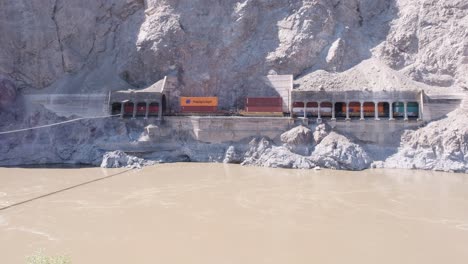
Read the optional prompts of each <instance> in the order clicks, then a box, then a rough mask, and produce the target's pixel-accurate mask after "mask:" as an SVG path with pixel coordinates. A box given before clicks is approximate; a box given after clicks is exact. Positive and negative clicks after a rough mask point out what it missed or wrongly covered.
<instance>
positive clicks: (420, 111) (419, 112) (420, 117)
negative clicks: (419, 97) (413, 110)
mask: <svg viewBox="0 0 468 264" xmlns="http://www.w3.org/2000/svg"><path fill="white" fill-rule="evenodd" d="M422 120H423V106H422V103H418V121H422Z"/></svg>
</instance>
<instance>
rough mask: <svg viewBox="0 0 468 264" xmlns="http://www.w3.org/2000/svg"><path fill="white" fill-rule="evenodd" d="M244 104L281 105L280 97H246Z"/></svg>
mask: <svg viewBox="0 0 468 264" xmlns="http://www.w3.org/2000/svg"><path fill="white" fill-rule="evenodd" d="M245 105H246V106H283V99H282V98H281V97H247V98H246V101H245Z"/></svg>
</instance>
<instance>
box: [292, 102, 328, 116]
mask: <svg viewBox="0 0 468 264" xmlns="http://www.w3.org/2000/svg"><path fill="white" fill-rule="evenodd" d="M292 110H293V114H294V115H295V116H300V117H302V116H304V103H303V102H295V103H293V109H292ZM305 111H306V116H307V117H318V113H319V107H318V103H316V102H309V103H307V106H306V108H305ZM332 111H333V105H332V103H330V102H324V103H321V104H320V116H321V117H331V116H332Z"/></svg>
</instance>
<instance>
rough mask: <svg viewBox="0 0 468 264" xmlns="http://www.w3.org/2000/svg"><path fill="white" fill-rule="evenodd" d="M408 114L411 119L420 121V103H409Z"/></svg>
mask: <svg viewBox="0 0 468 264" xmlns="http://www.w3.org/2000/svg"><path fill="white" fill-rule="evenodd" d="M407 112H408V118H409V119H418V118H419V103H418V102H408V105H407Z"/></svg>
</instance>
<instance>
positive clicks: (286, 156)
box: [241, 138, 315, 169]
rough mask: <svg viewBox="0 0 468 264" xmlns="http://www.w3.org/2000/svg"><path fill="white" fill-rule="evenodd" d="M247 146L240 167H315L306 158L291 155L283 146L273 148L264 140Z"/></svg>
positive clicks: (254, 141) (268, 141) (256, 140)
mask: <svg viewBox="0 0 468 264" xmlns="http://www.w3.org/2000/svg"><path fill="white" fill-rule="evenodd" d="M249 145H250V149H249V150H248V151H247V152H246V154H245V159H244V161H243V162H242V163H241V165H250V166H260V167H271V168H288V169H289V168H291V169H311V168H314V167H315V164H314V163H313V162H311V161H310V160H309V159H308V158H307V157H303V156H301V155H298V154H295V153H292V152H291V151H290V150H289V149H288V148H286V147H284V146H280V147H278V146H273V145H272V143H271V141H270V140H268V139H266V138H261V139H253V140H252V141H251V142H250V143H249Z"/></svg>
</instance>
